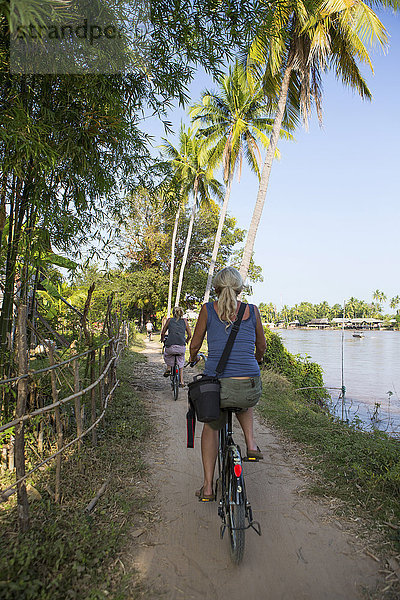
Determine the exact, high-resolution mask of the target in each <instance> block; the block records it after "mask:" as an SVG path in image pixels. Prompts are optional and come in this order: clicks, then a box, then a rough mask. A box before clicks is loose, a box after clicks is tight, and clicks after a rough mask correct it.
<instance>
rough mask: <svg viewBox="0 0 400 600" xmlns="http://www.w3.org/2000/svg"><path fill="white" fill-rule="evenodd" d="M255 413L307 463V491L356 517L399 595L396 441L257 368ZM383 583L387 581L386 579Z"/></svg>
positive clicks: (399, 453) (399, 445)
mask: <svg viewBox="0 0 400 600" xmlns="http://www.w3.org/2000/svg"><path fill="white" fill-rule="evenodd" d="M262 377H263V387H264V391H263V398H262V401H261V402H260V405H259V409H258V410H259V413H260V415H262V417H263V418H265V419H266V421H267V422H268V424H270V425H272V426H273V427H275V428H276V429H277V430H278V431H280V432H282V433H283V434H284V436H286V437H287V438H288V439H290V440H291V441H293V442H294V443H295V450H296V451H298V452H299V453H300V454H301V455H302V456H303V457H304V459H305V461H306V464H307V468H308V469H309V475H310V479H309V485H308V492H309V493H310V494H312V495H317V496H320V497H321V498H324V499H328V500H329V501H332V502H331V504H332V505H333V506H334V507H335V511H336V514H337V515H338V517H339V518H340V516H341V515H345V516H346V518H350V519H353V520H355V521H359V522H360V525H361V524H362V525H363V529H364V535H365V536H366V543H368V544H369V546H370V547H371V544H370V543H369V542H368V536H369V535H370V533H371V532H373V539H374V543H373V544H372V545H373V547H374V549H373V550H371V551H370V552H371V553H372V554H373V555H375V553H376V554H378V555H379V558H381V559H384V560H385V561H386V566H387V567H388V568H389V569H390V568H391V569H392V572H394V571H395V569H396V568H397V569H398V571H397V576H394V577H393V578H391V579H390V586H389V588H388V592H389V591H390V593H391V594H392V595H391V596H390V597H393V598H396V599H398V598H399V597H400V587H399V583H400V582H399V577H400V526H399V523H400V441H399V440H395V439H393V438H390V437H389V436H388V435H386V434H385V433H382V432H379V431H374V432H365V431H362V430H361V429H360V428H359V427H358V426H357V425H347V424H345V423H341V422H339V421H337V420H335V419H334V418H333V417H332V416H330V415H329V414H328V413H327V412H326V410H324V409H322V408H320V407H319V406H317V405H315V404H310V403H307V401H306V400H304V398H303V399H302V398H300V397H299V395H298V394H297V393H296V391H295V388H294V386H293V385H292V384H291V383H290V382H289V381H288V380H287V379H286V378H285V377H283V376H281V375H279V374H277V373H274V372H273V371H271V370H268V369H264V371H263V375H262ZM388 585H389V583H388Z"/></svg>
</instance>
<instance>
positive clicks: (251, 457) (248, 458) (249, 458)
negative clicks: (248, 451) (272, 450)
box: [242, 456, 260, 462]
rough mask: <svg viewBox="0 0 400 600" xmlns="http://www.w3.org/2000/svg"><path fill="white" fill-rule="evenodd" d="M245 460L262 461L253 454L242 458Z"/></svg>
mask: <svg viewBox="0 0 400 600" xmlns="http://www.w3.org/2000/svg"><path fill="white" fill-rule="evenodd" d="M242 461H243V462H260V459H259V458H255V457H253V456H250V457H249V456H245V457H244V458H242Z"/></svg>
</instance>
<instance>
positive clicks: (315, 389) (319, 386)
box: [263, 330, 329, 406]
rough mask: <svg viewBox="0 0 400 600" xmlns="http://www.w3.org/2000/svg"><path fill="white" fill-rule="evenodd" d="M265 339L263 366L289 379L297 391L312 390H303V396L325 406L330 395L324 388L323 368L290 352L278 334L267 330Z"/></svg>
mask: <svg viewBox="0 0 400 600" xmlns="http://www.w3.org/2000/svg"><path fill="white" fill-rule="evenodd" d="M265 337H266V340H267V350H266V352H265V355H264V359H263V364H265V365H266V366H268V367H269V368H270V369H272V370H273V371H275V372H276V373H280V374H281V375H284V376H285V377H287V378H288V379H289V381H291V382H292V383H293V385H294V387H295V388H296V389H299V388H311V389H303V390H301V395H302V396H303V397H304V398H307V399H308V400H310V401H312V402H315V403H317V404H319V405H321V406H323V405H325V400H327V399H328V398H329V395H328V393H327V391H326V389H325V388H324V381H323V377H322V369H321V367H320V366H319V365H318V364H317V363H314V362H310V361H309V360H308V359H307V358H304V357H301V356H300V355H293V354H291V353H290V352H288V350H286V348H285V346H284V345H283V343H282V340H281V338H280V337H279V335H278V334H277V333H272V332H271V331H269V330H267V331H266V332H265Z"/></svg>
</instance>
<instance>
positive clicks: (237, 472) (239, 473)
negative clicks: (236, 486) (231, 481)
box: [233, 465, 242, 477]
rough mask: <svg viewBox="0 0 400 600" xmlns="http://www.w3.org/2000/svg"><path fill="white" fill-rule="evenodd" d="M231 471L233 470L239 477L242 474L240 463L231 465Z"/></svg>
mask: <svg viewBox="0 0 400 600" xmlns="http://www.w3.org/2000/svg"><path fill="white" fill-rule="evenodd" d="M233 471H234V473H235V475H236V477H240V476H241V474H242V465H235V466H234V467H233Z"/></svg>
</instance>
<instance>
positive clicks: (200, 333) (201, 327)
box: [189, 304, 207, 362]
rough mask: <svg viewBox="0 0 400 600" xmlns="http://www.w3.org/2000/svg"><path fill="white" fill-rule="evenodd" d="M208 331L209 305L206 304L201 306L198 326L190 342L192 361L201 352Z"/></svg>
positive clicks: (190, 359)
mask: <svg viewBox="0 0 400 600" xmlns="http://www.w3.org/2000/svg"><path fill="white" fill-rule="evenodd" d="M206 331H207V307H206V305H205V304H203V306H202V307H201V310H200V314H199V318H198V319H197V323H196V327H195V328H194V333H193V337H192V341H191V342H190V348H189V350H190V358H189V361H190V362H194V360H195V359H196V356H197V353H198V352H199V350H200V348H201V345H202V343H203V340H204V336H205V335H206Z"/></svg>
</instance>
